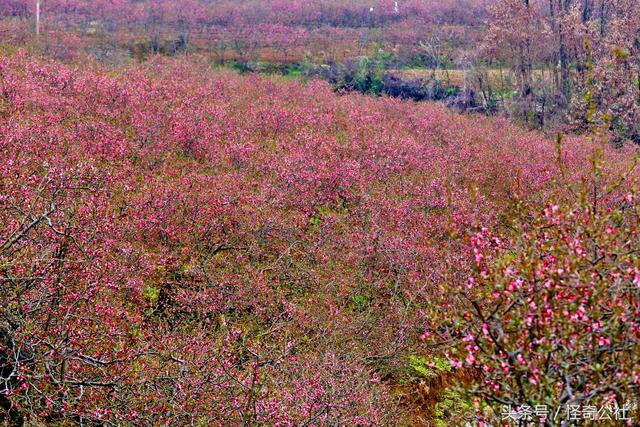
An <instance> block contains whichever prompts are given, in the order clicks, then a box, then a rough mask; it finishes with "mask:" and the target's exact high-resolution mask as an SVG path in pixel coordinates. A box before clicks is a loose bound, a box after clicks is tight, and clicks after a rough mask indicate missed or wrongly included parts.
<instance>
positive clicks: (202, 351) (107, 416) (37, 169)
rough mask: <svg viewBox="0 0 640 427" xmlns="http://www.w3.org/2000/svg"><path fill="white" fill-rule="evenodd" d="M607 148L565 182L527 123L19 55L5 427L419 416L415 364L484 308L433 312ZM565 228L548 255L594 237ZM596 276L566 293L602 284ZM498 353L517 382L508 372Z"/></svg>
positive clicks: (305, 88) (1, 401)
mask: <svg viewBox="0 0 640 427" xmlns="http://www.w3.org/2000/svg"><path fill="white" fill-rule="evenodd" d="M592 149H593V143H592V142H591V141H589V140H585V139H579V138H568V139H567V141H566V142H565V151H564V154H563V156H562V157H563V163H562V164H563V165H565V168H566V169H565V168H559V167H558V164H557V162H556V147H555V146H554V143H553V142H552V141H549V140H547V139H546V138H545V137H544V136H542V135H540V134H535V133H527V132H524V131H521V130H519V129H518V128H516V127H514V126H512V125H510V124H509V123H508V122H506V121H505V120H495V121H491V120H489V119H487V118H483V117H475V116H472V117H467V116H461V115H457V114H455V113H452V112H450V111H448V110H446V109H445V108H444V107H441V106H437V105H433V104H416V103H413V102H405V101H399V100H394V99H390V98H378V99H376V98H371V97H367V96H361V95H349V96H340V95H337V94H335V93H334V92H333V91H332V89H331V88H330V87H329V86H328V85H327V84H326V83H322V82H311V83H309V84H307V85H302V84H300V83H298V82H293V81H286V80H277V79H265V78H260V77H256V76H250V77H239V76H237V75H236V74H234V73H231V72H228V71H214V70H211V69H210V68H209V67H207V66H206V65H204V64H200V63H198V62H197V61H196V60H195V59H194V58H192V59H191V60H177V59H172V60H169V59H162V58H156V59H154V60H152V61H149V62H147V63H145V64H143V65H138V66H132V67H130V68H127V69H102V68H100V67H99V66H97V65H85V66H84V67H82V68H72V67H69V66H64V65H60V64H59V63H55V62H47V61H43V60H36V59H33V58H32V57H30V56H29V55H28V54H26V53H24V52H19V53H17V54H16V55H12V56H4V57H2V58H1V59H0V159H1V161H0V286H1V287H2V292H1V293H0V373H1V375H0V379H1V380H2V383H0V387H1V393H0V411H2V412H1V413H2V415H0V417H4V419H5V420H6V419H8V420H11V421H14V422H18V421H19V420H23V419H28V420H30V421H34V422H44V423H56V422H63V423H64V422H65V421H68V422H75V423H81V424H91V423H101V422H108V423H111V424H118V425H123V424H124V425H127V424H128V425H157V424H166V425H191V424H199V425H212V424H213V425H217V424H219V425H238V424H245V425H260V424H274V425H381V424H393V423H394V422H397V420H399V419H402V417H403V416H408V415H407V410H406V408H405V406H403V405H400V404H399V403H401V402H399V396H400V397H401V394H399V393H398V391H397V388H396V387H395V385H396V384H397V383H399V378H401V377H402V376H403V373H404V372H405V371H406V367H407V358H408V357H409V356H411V355H414V354H418V353H421V352H422V351H423V341H422V339H421V337H424V336H425V332H427V331H429V330H430V328H432V327H434V319H452V318H453V317H454V316H455V315H456V314H457V313H458V312H459V310H460V309H461V308H460V307H459V306H458V305H457V304H456V303H455V300H454V299H453V298H450V299H449V300H448V301H447V302H446V303H445V304H440V305H438V304H435V303H434V302H436V301H442V300H443V298H445V297H446V296H448V295H453V294H455V293H457V291H458V290H459V289H465V286H466V284H467V283H468V282H467V280H468V277H469V276H470V275H473V274H475V273H474V272H476V270H477V268H478V267H477V266H476V263H475V260H476V257H477V256H479V255H478V253H479V252H477V248H476V246H477V245H476V246H474V244H471V243H470V240H469V238H470V236H474V235H476V233H478V232H482V230H483V229H484V228H487V229H490V230H492V232H494V233H507V230H509V228H510V227H512V220H511V218H512V213H513V212H518V210H519V209H521V206H522V203H525V202H526V203H530V204H533V205H535V203H536V202H540V201H541V200H546V199H547V198H549V197H552V196H553V197H556V198H560V199H561V198H563V197H565V196H566V195H567V191H568V190H566V184H565V181H563V179H564V180H568V181H570V182H579V181H580V179H581V178H583V177H589V173H590V169H589V157H590V155H591V154H592ZM605 151H606V152H607V156H608V162H607V164H606V166H607V168H606V169H607V170H606V171H605V172H607V173H608V174H611V175H612V176H615V174H618V173H622V171H624V170H626V163H627V160H628V159H629V158H630V156H629V151H626V152H625V151H614V150H613V149H609V148H606V149H605ZM563 171H564V173H562V172H563ZM622 189H625V191H626V187H625V186H622V187H621V190H620V191H622ZM611 201H612V203H613V201H614V199H613V198H612V199H611ZM629 203H631V202H629ZM625 206H626V205H625ZM629 206H631V205H629ZM540 209H543V207H542V205H540ZM620 209H630V208H626V207H624V208H620ZM534 210H535V209H534ZM553 212H554V213H553V215H549V216H548V217H545V218H546V219H544V221H549V222H551V223H552V224H556V223H554V222H553V221H556V217H557V221H559V222H558V223H557V225H556V227H557V231H550V232H549V233H548V234H547V235H541V238H540V239H537V240H535V241H536V242H539V244H540V245H541V248H542V249H537V248H531V249H530V250H531V251H538V250H546V246H545V245H547V242H551V243H553V242H554V241H555V240H557V239H559V238H564V237H565V236H568V237H570V238H571V239H573V238H574V234H575V238H579V237H580V236H581V235H582V234H584V233H588V232H589V231H588V230H590V229H585V230H583V229H580V230H578V231H576V232H575V233H574V232H572V231H564V230H563V229H562V227H564V225H563V224H565V223H567V221H569V222H570V221H571V220H572V219H571V218H572V217H571V216H569V212H566V213H563V214H561V212H557V213H556V212H555V211H553ZM624 212H627V210H624ZM576 215H577V217H578V218H582V214H581V213H579V212H578V213H577V214H576ZM585 218H588V216H586V217H585ZM634 218H635V217H634ZM603 221H604V220H603ZM606 221H607V224H609V223H611V224H610V225H611V226H612V227H617V228H618V229H619V233H621V234H619V236H620V239H622V238H623V237H622V236H623V234H622V233H627V230H628V231H633V230H635V228H632V227H635V225H634V224H635V223H634V222H633V221H634V219H631V218H630V219H629V221H631V222H630V223H629V224H628V226H627V225H624V224H620V225H619V221H618V220H617V219H615V218H612V219H610V220H609V219H607V220H606ZM625 221H626V220H625ZM599 224H600V223H597V224H594V225H592V227H596V228H597V227H599ZM624 227H627V228H624ZM598 229H599V228H598ZM541 233H542V232H541ZM474 239H475V240H472V241H471V242H476V243H478V242H479V240H478V239H479V238H478V237H474ZM615 239H617V238H616V237H615V235H614V234H612V235H611V237H606V239H605V240H604V241H603V244H605V243H606V244H607V245H613V246H615V245H616V241H617V240H615ZM571 242H572V241H568V242H567V245H568V247H569V248H574V249H575V246H571V245H573V243H571ZM551 243H549V244H551ZM585 244H586V243H585ZM584 248H585V250H588V249H589V248H590V246H585V247H584ZM474 249H475V250H476V255H475V256H474ZM574 249H572V250H574ZM601 250H608V249H605V246H603V247H602V249H601ZM562 255H563V256H564V257H565V258H567V257H570V252H566V251H564V250H563V252H562ZM526 256H527V252H523V253H522V255H521V257H520V261H519V262H521V263H525V262H527V261H526ZM589 256H591V255H589ZM596 256H598V255H597V254H596ZM603 256H604V258H603V262H605V260H607V262H609V261H608V260H609V259H610V258H611V255H610V254H604V255H603ZM565 258H562V257H560V256H558V257H557V258H556V261H555V262H564V259H565ZM587 261H588V259H585V260H583V261H580V262H587ZM612 262H615V265H614V266H612V267H611V269H610V270H607V271H606V272H603V274H606V275H613V274H620V275H621V276H619V277H620V280H621V286H622V285H624V283H626V282H624V281H626V280H627V276H629V275H633V274H636V276H637V259H636V258H633V257H628V258H618V259H616V260H612ZM526 265H527V266H529V264H526ZM580 265H581V264H580V263H579V262H578V261H576V263H575V264H570V267H571V268H572V269H573V270H567V273H566V275H567V276H566V277H573V276H570V275H575V277H582V276H579V275H582V274H587V273H585V272H582V270H579V269H580ZM607 265H609V264H607ZM627 265H628V267H629V268H630V269H631V270H625V269H624V268H627V267H626V266H627ZM542 266H544V267H545V268H553V269H557V268H558V267H556V266H554V265H553V264H552V263H544V265H541V267H542ZM623 267H624V268H623ZM634 268H635V270H634ZM629 271H630V272H629ZM543 273H544V272H543ZM488 274H492V275H495V277H499V278H500V280H504V281H507V280H508V279H510V277H511V275H514V274H518V273H515V272H513V271H511V272H507V273H504V274H503V273H502V272H501V271H498V270H495V271H494V270H490V271H489V273H488ZM522 274H525V271H524V270H523V272H522ZM532 274H533V273H532ZM483 277H484V276H483ZM492 277H493V276H492ZM562 277H565V275H563V276H562ZM636 279H637V277H636ZM594 280H595V279H594ZM634 280H635V279H634ZM605 281H606V280H605V279H603V278H600V279H598V283H599V284H604V283H605ZM558 284H560V282H558V283H556V284H554V286H557V285H558ZM554 289H555V288H554ZM636 291H637V290H636ZM519 292H521V294H517V293H516V294H513V295H512V294H509V295H506V294H505V297H504V298H516V297H517V298H526V297H527V294H526V292H527V291H526V290H525V289H524V288H523V289H522V290H519ZM545 292H546V293H544V294H541V295H540V298H543V297H544V295H547V294H549V295H550V297H552V296H553V295H556V293H555V292H556V291H554V290H548V291H545ZM571 292H573V293H575V292H574V291H571ZM576 292H577V291H576ZM599 292H600V291H599ZM630 292H633V290H630ZM573 293H570V295H573ZM625 295H626V294H625ZM635 295H636V298H637V292H636V294H635ZM578 297H579V296H576V298H578ZM596 297H597V294H592V295H590V296H588V297H585V298H587V299H588V301H589V302H591V301H593V299H594V298H596ZM623 297H624V295H622V294H621V295H620V296H619V298H620V301H622V300H623ZM580 298H582V297H580ZM615 301H617V300H616V299H611V300H610V301H609V302H610V303H615ZM635 301H636V306H635V308H633V307H626V308H624V307H623V309H622V311H616V315H615V317H614V318H612V317H611V316H608V317H607V318H606V319H603V318H599V319H594V321H601V323H600V326H598V328H613V327H614V326H615V325H614V324H610V323H607V322H608V321H609V320H611V321H612V322H613V321H614V320H613V319H615V322H619V323H617V324H619V325H624V327H625V328H627V329H625V331H628V334H627V338H620V337H615V336H613V335H615V334H614V333H613V332H612V329H607V330H604V331H603V332H602V333H599V334H598V337H600V338H602V339H612V340H613V339H614V338H616V340H615V341H612V342H611V343H605V344H604V345H605V346H611V345H614V344H615V345H617V343H618V342H620V343H631V342H632V341H629V340H633V339H634V338H633V337H634V335H633V331H632V329H633V327H634V326H633V325H632V324H631V323H629V318H628V316H631V315H634V313H635V315H637V299H636V300H635ZM559 302H560V301H559ZM538 304H539V305H540V307H544V302H543V301H540V302H539V303H538ZM554 304H555V302H554ZM585 304H586V302H585ZM462 309H464V308H462ZM567 309H570V310H572V311H571V313H570V314H569V315H570V316H571V315H573V314H574V311H573V308H569V307H567ZM606 309H607V307H603V308H602V310H606ZM624 310H627V311H624ZM633 310H635V311H633ZM536 313H537V312H536ZM603 313H604V312H603ZM625 313H626V314H625ZM551 316H552V318H554V319H555V318H557V317H559V316H560V317H561V316H563V314H562V312H556V311H554V312H553V313H552V314H551ZM603 316H605V314H603ZM622 316H627V318H626V320H625V319H623V318H622ZM545 319H547V318H545ZM508 320H509V321H511V318H509V319H508ZM605 320H606V321H605ZM505 321H506V320H505ZM545 321H546V320H545ZM577 322H583V319H578V320H577ZM625 322H626V323H625ZM491 325H493V323H491ZM545 325H548V323H546V324H545ZM563 325H564V323H559V324H558V325H557V326H555V327H556V328H560V329H561V330H562V333H567V334H571V333H574V332H573V331H574V330H575V331H576V332H575V333H576V334H577V335H578V337H577V338H578V339H579V340H580V342H582V341H585V340H589V339H590V336H591V335H586V336H585V335H584V334H590V333H588V332H587V331H586V330H579V329H563V328H564V326H563ZM569 325H570V326H571V327H572V328H577V327H578V325H577V324H575V325H574V324H569ZM443 327H444V328H446V325H442V326H441V328H443ZM491 327H493V326H491ZM594 327H595V326H594ZM635 327H637V325H636V326H635ZM440 330H442V329H440ZM518 338H521V339H522V340H523V341H514V343H513V345H514V346H525V345H529V342H528V341H526V339H527V338H526V337H518ZM618 338H619V339H620V340H621V341H618ZM477 339H481V337H480V336H478V338H477ZM567 339H570V338H567ZM596 339H597V338H596ZM635 339H636V340H637V334H636V335H635ZM624 340H626V341H624ZM612 343H614V344H612ZM636 345H637V341H636ZM568 351H574V350H573V349H569V350H568ZM594 351H595V350H594ZM607 354H608V353H607ZM489 357H491V359H490V360H489V361H487V362H483V363H487V365H488V366H489V367H490V369H494V368H493V365H492V364H491V363H494V361H496V360H497V359H496V358H497V357H499V352H498V353H496V354H490V356H489ZM612 357H613V355H612ZM478 360H480V359H478ZM607 360H608V359H607ZM528 363H529V364H528V365H526V366H524V367H522V369H533V368H534V367H535V366H536V365H535V363H537V362H535V360H530V361H529V362H528ZM610 368H611V367H610V366H607V367H606V369H607V370H608V369H610ZM518 369H520V368H518ZM620 369H621V370H623V371H621V372H623V373H624V374H625V375H626V374H628V373H630V372H632V371H633V369H636V370H635V371H633V372H636V375H637V368H634V366H632V365H628V366H627V365H624V366H621V367H620ZM490 372H491V373H494V372H495V371H490ZM606 372H608V371H606ZM492 375H493V376H488V377H487V381H489V382H490V384H492V383H491V381H500V380H501V379H502V377H499V376H497V374H492ZM505 375H506V374H505ZM635 378H637V376H636V377H635ZM589 381H597V378H596V377H594V378H593V379H591V378H589ZM625 381H627V383H629V382H631V381H634V380H633V378H626V380H625ZM505 384H506V382H505ZM550 387H552V385H551V386H550Z"/></svg>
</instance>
